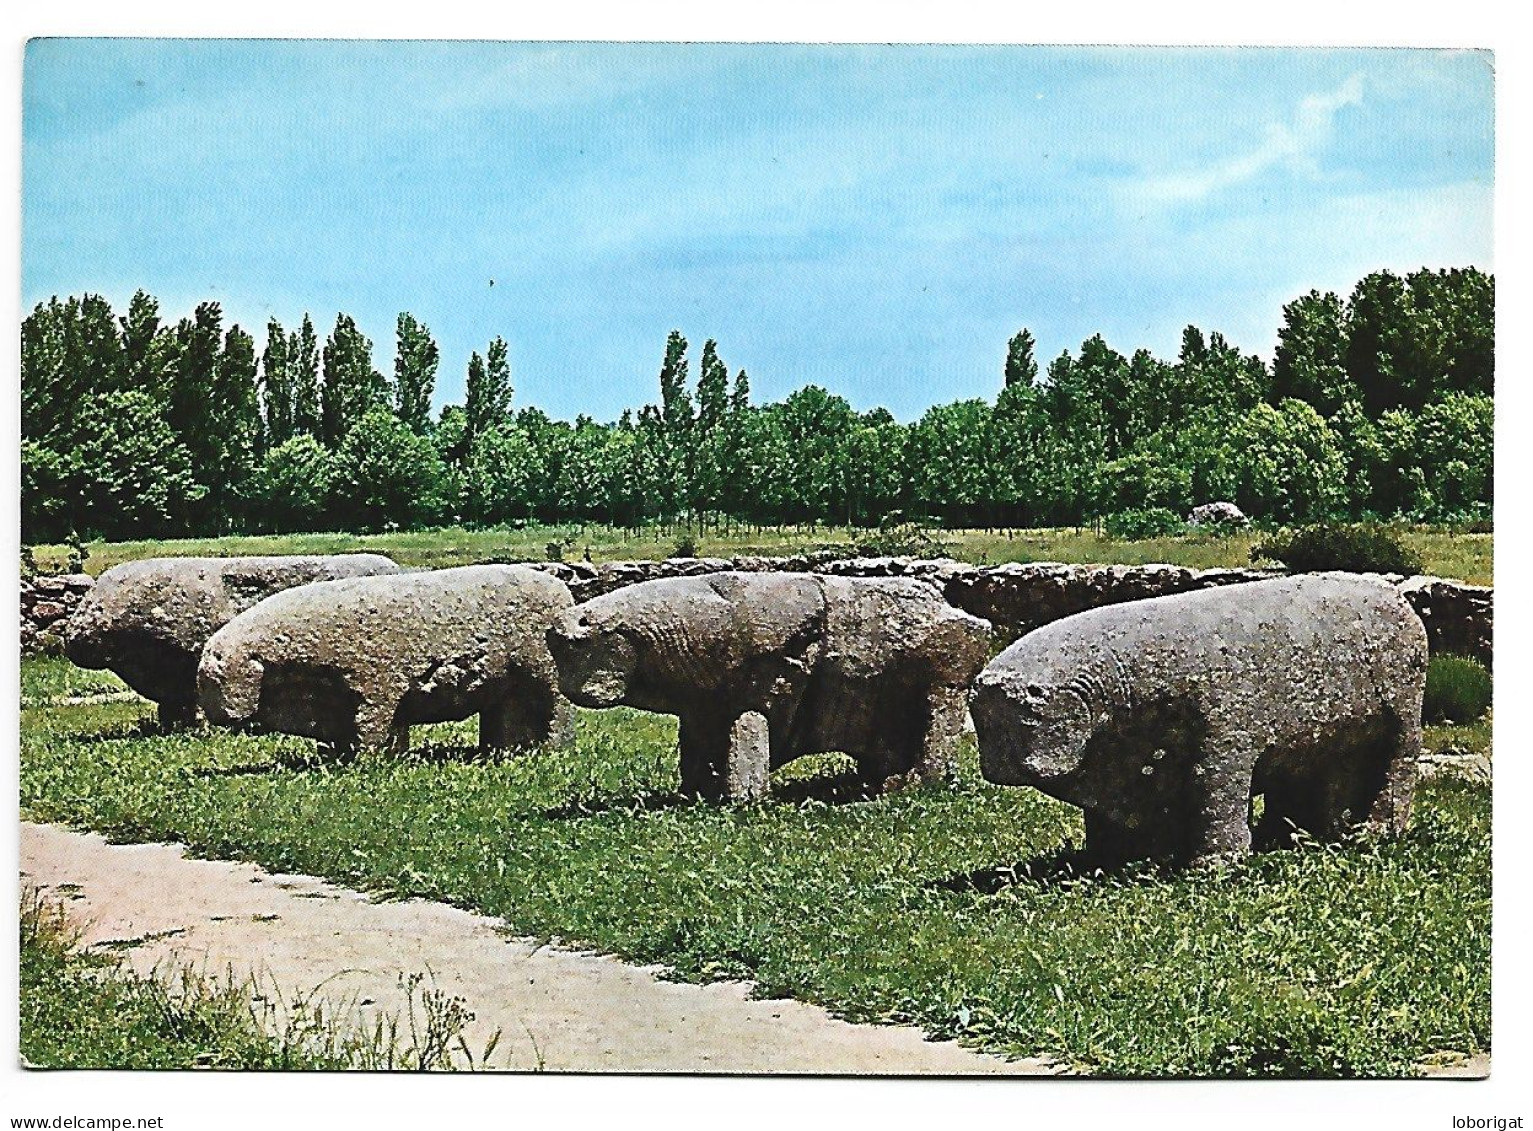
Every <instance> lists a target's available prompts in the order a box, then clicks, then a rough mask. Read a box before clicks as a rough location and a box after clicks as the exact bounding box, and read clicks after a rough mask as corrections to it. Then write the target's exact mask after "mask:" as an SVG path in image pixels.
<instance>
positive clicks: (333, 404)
mask: <svg viewBox="0 0 1533 1131" xmlns="http://www.w3.org/2000/svg"><path fill="white" fill-rule="evenodd" d="M323 359H324V373H323V383H322V384H321V386H320V439H321V440H322V441H323V442H324V444H325V446H326V447H330V448H334V447H336V446H337V445H338V444H340V443H341V442H342V441H343V440H344V439H345V438H346V436H347V435H348V434H349V433H350V431H351V429H352V428H354V427H355V426H356V425H357V424H358V423H359V422H360V421H361V420H362V418H363V417H364V416H366V415H367V413H368V412H370V411H371V410H372V409H373V408H375V407H378V406H380V405H388V403H389V388H388V382H387V381H386V380H384V377H383V374H381V373H379V372H378V371H377V370H376V369H374V368H373V343H372V342H371V341H370V340H368V338H367V336H366V335H365V334H363V333H362V331H361V330H359V329H357V324H356V321H355V320H354V319H353V318H352V317H351V316H350V315H349V314H338V315H336V318H335V330H334V331H332V333H331V334H330V337H329V338H328V339H327V340H326V342H325V349H324V355H323Z"/></svg>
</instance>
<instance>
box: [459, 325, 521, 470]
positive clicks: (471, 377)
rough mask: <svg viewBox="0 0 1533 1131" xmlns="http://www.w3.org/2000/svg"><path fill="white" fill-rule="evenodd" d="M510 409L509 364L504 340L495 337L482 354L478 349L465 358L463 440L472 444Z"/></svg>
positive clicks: (470, 445)
mask: <svg viewBox="0 0 1533 1131" xmlns="http://www.w3.org/2000/svg"><path fill="white" fill-rule="evenodd" d="M510 411H511V366H510V365H509V364H508V362H507V360H506V342H505V339H503V338H496V339H495V340H494V341H493V342H491V343H490V348H489V351H488V353H487V355H486V356H485V357H480V356H479V354H478V353H475V354H473V355H472V356H471V357H470V358H469V359H468V382H467V385H466V387H465V390H464V401H463V420H464V433H463V437H464V443H465V444H467V445H468V447H469V448H472V446H473V443H474V441H475V439H477V438H478V436H479V435H480V434H481V433H482V432H485V431H487V430H488V429H490V428H493V427H495V426H496V425H497V424H500V423H502V422H503V421H504V420H505V419H506V418H507V416H508V414H509V413H510Z"/></svg>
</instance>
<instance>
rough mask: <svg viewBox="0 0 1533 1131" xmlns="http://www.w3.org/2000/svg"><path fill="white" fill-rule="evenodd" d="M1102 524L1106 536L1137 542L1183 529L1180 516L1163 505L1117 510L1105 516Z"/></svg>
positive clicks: (1178, 532) (1177, 532)
mask: <svg viewBox="0 0 1533 1131" xmlns="http://www.w3.org/2000/svg"><path fill="white" fill-rule="evenodd" d="M1104 526H1105V527H1106V529H1107V534H1108V537H1110V538H1118V539H1122V540H1125V541H1129V542H1138V541H1141V540H1143V539H1145V538H1162V537H1164V536H1165V535H1167V534H1180V533H1181V532H1182V529H1183V525H1182V520H1181V518H1180V516H1178V515H1177V513H1176V512H1175V511H1173V510H1168V509H1167V508H1165V507H1145V508H1144V509H1142V510H1126V511H1118V512H1117V513H1116V514H1110V515H1108V516H1107V521H1106V522H1105V523H1104Z"/></svg>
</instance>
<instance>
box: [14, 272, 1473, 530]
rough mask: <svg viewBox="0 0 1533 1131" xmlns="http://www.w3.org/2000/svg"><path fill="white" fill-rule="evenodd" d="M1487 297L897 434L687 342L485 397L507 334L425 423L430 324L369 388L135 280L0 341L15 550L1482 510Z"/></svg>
mask: <svg viewBox="0 0 1533 1131" xmlns="http://www.w3.org/2000/svg"><path fill="white" fill-rule="evenodd" d="M1494 308H1495V289H1494V280H1493V278H1492V277H1491V276H1489V275H1486V274H1484V273H1482V272H1480V271H1478V270H1475V269H1472V268H1470V269H1463V270H1446V271H1431V270H1426V269H1423V270H1421V271H1417V272H1414V273H1412V274H1409V275H1406V276H1403V277H1402V276H1399V275H1395V274H1391V273H1389V272H1377V273H1375V274H1372V275H1369V276H1367V277H1366V278H1364V279H1363V280H1362V281H1361V282H1359V283H1358V284H1357V286H1356V287H1355V288H1354V290H1353V291H1352V293H1351V294H1350V296H1348V297H1347V298H1346V299H1342V298H1341V297H1340V296H1338V295H1336V294H1334V293H1324V294H1322V293H1318V292H1310V293H1309V294H1306V295H1303V296H1301V297H1300V298H1297V299H1295V300H1294V301H1293V302H1291V303H1289V304H1288V305H1287V306H1285V307H1284V308H1283V314H1282V326H1281V329H1280V332H1279V341H1278V346H1277V350H1276V353H1275V356H1274V358H1273V362H1272V364H1271V365H1270V366H1269V365H1267V364H1266V363H1264V362H1263V360H1262V359H1260V358H1259V357H1256V356H1254V355H1251V354H1243V353H1241V352H1240V351H1239V350H1238V349H1236V348H1235V347H1234V346H1232V345H1231V344H1230V343H1229V342H1227V341H1226V340H1225V339H1224V337H1223V336H1222V335H1220V334H1218V333H1212V334H1208V335H1205V334H1204V333H1203V332H1202V331H1200V330H1199V329H1197V328H1196V327H1192V326H1189V327H1188V328H1187V329H1186V331H1185V332H1184V333H1183V336H1182V344H1181V349H1180V352H1179V354H1178V356H1177V358H1176V359H1175V360H1174V361H1165V360H1162V359H1159V358H1156V357H1154V356H1152V355H1151V354H1150V353H1149V352H1148V351H1147V350H1142V349H1141V350H1139V351H1137V352H1135V353H1133V354H1132V355H1128V356H1125V355H1124V354H1121V353H1119V352H1117V351H1115V350H1114V349H1112V348H1111V347H1109V346H1108V344H1107V343H1106V342H1105V341H1103V339H1102V338H1101V337H1100V336H1096V337H1093V338H1091V339H1089V340H1088V341H1086V342H1085V343H1084V344H1083V345H1082V346H1081V348H1080V350H1079V351H1078V352H1077V353H1074V354H1072V353H1070V352H1068V351H1066V352H1065V353H1063V354H1062V355H1061V356H1059V357H1058V358H1057V359H1055V360H1054V361H1053V362H1052V363H1050V364H1049V365H1048V366H1047V368H1046V370H1044V371H1043V372H1041V373H1040V370H1039V365H1038V363H1037V361H1036V359H1035V357H1034V341H1033V338H1032V336H1031V334H1029V333H1028V331H1026V330H1023V331H1021V332H1020V333H1018V334H1017V335H1016V336H1015V337H1014V338H1013V339H1012V340H1011V342H1010V344H1009V348H1008V352H1007V357H1006V362H1005V369H1004V375H1003V376H1004V383H1003V384H1002V386H1001V388H1000V390H999V392H998V395H997V396H996V398H995V400H994V401H993V402H991V401H986V400H979V399H975V400H964V401H958V402H956V403H950V404H941V405H936V406H933V407H932V408H931V409H929V410H928V411H927V412H926V413H925V415H924V416H922V417H921V418H920V419H919V420H918V421H915V422H914V423H911V424H908V425H906V424H901V423H899V422H898V421H896V420H895V419H894V417H893V416H892V415H891V414H890V413H889V412H887V411H886V410H884V409H881V408H876V409H873V410H871V411H869V412H863V413H859V412H856V411H855V410H853V408H852V407H851V405H850V404H848V402H847V401H846V400H845V399H843V398H842V397H839V396H836V395H834V394H832V393H830V392H827V391H826V390H824V389H822V388H819V387H817V386H813V385H810V386H806V387H804V388H801V389H799V390H798V391H797V392H795V393H793V394H792V395H791V396H789V397H787V398H786V399H785V400H783V401H780V402H775V403H770V404H759V405H758V404H752V403H751V397H750V385H749V379H748V377H747V376H746V374H745V372H744V371H743V370H741V371H739V372H737V373H735V374H734V376H733V377H731V375H730V371H729V369H728V368H727V367H726V366H725V364H724V362H723V360H722V359H721V358H720V356H719V352H718V347H717V344H716V343H715V342H713V341H711V340H710V341H708V342H706V343H705V344H704V346H703V348H702V351H701V356H700V357H698V358H697V359H696V360H697V369H696V374H695V379H694V378H693V375H692V373H691V372H689V369H690V361H689V359H688V356H687V351H688V344H687V342H686V340H685V339H684V338H683V337H682V335H681V334H680V333H679V332H673V333H672V334H671V335H670V337H669V339H668V340H667V342H666V344H665V353H664V359H663V361H662V364H661V369H660V382H659V398H658V402H657V403H654V404H649V405H645V406H644V407H643V408H641V409H640V410H639V411H638V412H637V413H634V412H632V411H625V412H624V413H623V414H622V416H621V418H620V419H618V420H617V421H616V422H614V423H598V422H596V421H594V420H592V419H591V418H590V417H588V416H584V415H582V416H580V417H578V418H577V419H576V420H575V421H574V422H573V423H570V422H564V421H557V420H552V419H550V418H549V417H548V416H547V415H546V414H544V413H543V412H541V411H540V410H538V409H537V408H534V407H527V408H522V409H520V410H519V411H515V412H513V410H512V384H511V370H510V365H509V362H508V356H507V347H506V343H505V341H504V340H503V339H501V338H496V339H495V340H494V341H492V342H491V343H489V346H488V348H487V349H486V350H485V352H484V354H483V355H480V354H479V353H475V354H474V355H473V356H472V357H471V359H470V361H469V365H468V374H467V384H466V390H465V400H464V403H463V404H461V405H449V406H447V407H446V408H444V409H442V410H441V412H440V413H438V414H436V415H435V416H433V415H432V413H431V402H432V394H433V390H434V387H435V383H436V378H437V372H438V368H439V363H440V357H439V352H438V349H437V345H436V343H435V342H434V341H433V340H432V337H431V333H430V331H429V330H428V329H427V327H426V326H424V325H422V324H421V323H420V322H419V321H417V320H416V319H415V318H414V317H412V316H411V315H409V314H401V315H400V316H399V320H398V324H397V327H396V342H395V357H394V364H393V373H392V376H391V377H390V376H386V375H385V374H383V373H382V372H380V371H379V370H378V369H377V368H375V366H374V361H373V349H372V343H371V342H370V341H369V340H368V338H367V337H366V336H365V335H364V334H363V333H362V332H361V330H360V329H358V327H357V325H356V323H355V321H354V320H353V319H352V318H350V317H348V316H347V315H344V314H342V315H340V316H339V317H338V318H337V319H336V322H335V326H334V328H333V329H332V330H331V332H330V334H329V336H328V337H327V338H325V340H324V341H323V342H321V341H320V339H319V336H318V334H317V332H316V330H315V328H314V326H313V324H312V322H311V321H310V319H309V318H308V316H305V317H304V319H303V322H302V324H301V325H299V326H298V327H297V329H294V330H289V329H287V328H285V327H283V326H282V325H281V324H279V323H278V322H277V321H276V320H272V321H271V322H270V323H269V324H268V326H267V327H266V338H265V342H264V345H263V348H262V349H261V350H260V351H259V353H258V351H257V348H256V343H255V341H254V339H253V338H252V336H251V335H250V334H249V333H247V332H246V331H245V330H243V329H242V328H240V327H239V326H237V325H235V326H229V327H227V328H225V326H224V324H223V317H222V312H221V310H220V308H219V305H218V304H217V303H214V302H207V303H203V304H202V305H200V306H198V307H197V309H196V310H195V312H194V313H193V314H192V316H191V317H189V318H183V319H181V320H180V321H178V322H176V323H175V324H169V323H166V322H164V321H162V319H161V315H160V311H159V307H158V304H157V302H156V301H155V300H154V299H153V298H152V297H150V296H149V295H147V294H145V293H143V292H142V291H141V292H139V293H138V294H136V295H135V296H134V297H133V300H132V302H131V303H130V304H129V307H128V310H127V312H126V313H125V314H123V315H121V316H120V317H119V316H118V315H117V314H116V313H115V312H114V311H113V310H112V308H111V305H110V304H109V303H108V302H107V301H106V300H105V299H103V298H101V297H99V296H96V295H84V296H82V297H77V298H76V297H71V298H68V299H65V300H62V301H61V300H59V299H57V298H55V299H53V300H51V301H49V302H47V303H44V304H40V305H38V306H37V307H36V309H35V310H33V312H32V313H31V315H30V316H29V317H28V318H27V319H26V321H25V323H24V325H23V328H22V389H21V393H22V451H21V465H22V524H23V537H24V539H25V540H26V541H29V542H32V541H51V540H56V539H59V538H63V537H67V536H69V535H71V534H75V535H79V536H92V535H95V536H104V537H109V538H126V537H165V536H173V535H210V534H223V533H228V532H233V531H282V532H289V531H306V530H337V529H339V530H357V531H373V530H380V529H391V528H404V529H409V528H419V527H428V526H433V525H442V524H449V523H460V522H461V523H470V524H481V525H494V524H501V523H510V522H517V521H541V522H571V521H587V520H590V521H598V522H606V523H611V524H613V525H628V526H634V525H638V524H640V523H644V522H646V521H654V520H660V521H666V522H680V521H685V522H689V523H693V522H695V523H717V522H720V521H739V522H748V523H753V524H761V525H765V524H781V523H807V522H845V523H850V524H863V525H868V524H875V523H877V522H878V521H879V520H880V519H881V518H882V517H883V516H885V515H886V514H888V513H890V512H892V511H896V510H898V511H901V512H904V513H906V514H913V515H923V516H929V517H931V518H933V519H936V520H939V521H942V522H945V523H947V524H948V525H986V526H990V525H1007V526H1038V525H1061V524H1077V523H1081V522H1083V521H1086V520H1089V519H1092V518H1094V517H1100V516H1103V515H1110V514H1112V513H1114V512H1117V511H1122V510H1128V509H1138V508H1146V507H1166V508H1169V509H1171V510H1174V511H1177V512H1185V511H1186V510H1187V509H1188V508H1190V507H1191V506H1193V505H1195V504H1197V503H1200V502H1206V501H1210V500H1216V499H1228V500H1232V501H1234V502H1236V503H1237V504H1238V505H1240V506H1241V507H1242V508H1243V509H1244V510H1245V511H1246V512H1247V513H1248V514H1250V515H1253V516H1255V517H1259V518H1264V519H1268V520H1271V521H1302V520H1310V519H1316V518H1321V517H1331V516H1360V515H1364V514H1377V515H1382V516H1392V515H1407V516H1411V517H1414V518H1419V519H1427V520H1441V519H1451V518H1456V517H1460V516H1466V515H1488V513H1489V506H1490V501H1491V462H1492V461H1491V450H1492V420H1493V410H1492V399H1491V397H1492V374H1493V368H1494Z"/></svg>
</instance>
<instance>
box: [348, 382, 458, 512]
mask: <svg viewBox="0 0 1533 1131" xmlns="http://www.w3.org/2000/svg"><path fill="white" fill-rule="evenodd" d="M332 484H333V487H332V497H333V503H334V507H335V512H336V515H337V517H338V518H339V519H340V521H341V522H342V523H343V528H344V529H347V530H361V531H379V530H385V529H389V528H391V527H401V528H404V529H412V528H415V527H420V526H427V525H430V524H432V523H434V522H437V521H439V520H440V518H441V516H442V514H443V512H444V508H445V505H446V504H447V503H448V502H449V500H448V498H447V495H448V487H449V480H448V477H447V469H446V467H445V466H444V465H443V463H442V460H441V457H440V456H439V455H438V454H437V450H436V447H435V445H434V444H433V443H432V442H431V440H430V439H429V438H428V437H425V436H418V435H416V434H415V433H414V432H412V431H410V429H409V428H407V427H406V426H405V425H404V424H402V423H401V422H400V421H399V419H398V418H397V417H396V416H395V415H394V413H393V411H392V410H391V409H390V408H388V407H386V406H384V405H375V406H374V407H373V408H371V409H369V410H368V411H367V412H366V413H365V414H364V415H363V417H362V419H361V420H359V421H357V423H356V424H355V425H353V426H352V429H351V431H350V432H348V433H347V434H346V437H345V439H344V440H343V441H342V442H341V447H340V450H339V452H338V453H337V454H336V460H335V476H334V478H333V480H332Z"/></svg>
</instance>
